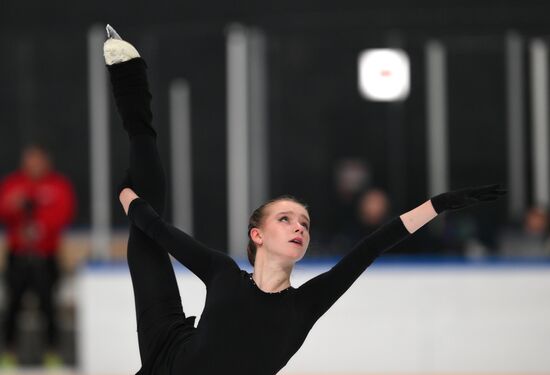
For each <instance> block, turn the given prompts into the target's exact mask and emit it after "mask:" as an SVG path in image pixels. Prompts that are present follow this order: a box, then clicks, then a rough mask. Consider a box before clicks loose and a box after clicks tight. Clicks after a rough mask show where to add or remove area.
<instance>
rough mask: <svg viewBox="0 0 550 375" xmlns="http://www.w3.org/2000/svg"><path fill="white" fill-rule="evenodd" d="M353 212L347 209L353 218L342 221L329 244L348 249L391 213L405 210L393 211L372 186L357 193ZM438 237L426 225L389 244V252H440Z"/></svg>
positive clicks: (383, 193)
mask: <svg viewBox="0 0 550 375" xmlns="http://www.w3.org/2000/svg"><path fill="white" fill-rule="evenodd" d="M356 202H357V203H356V205H355V208H354V210H353V211H354V212H350V213H349V217H350V218H352V219H354V220H353V221H352V222H345V226H342V227H341V229H340V231H339V232H338V233H337V234H336V235H335V236H334V238H333V239H332V241H331V244H330V247H331V248H332V249H334V251H335V252H337V253H340V254H345V253H347V252H348V251H349V250H350V249H351V248H352V247H353V246H354V245H355V244H356V243H357V242H359V241H360V240H361V239H362V238H363V237H365V236H368V235H369V234H371V233H372V232H374V231H375V230H376V229H378V228H379V227H380V226H381V225H383V224H384V223H386V222H387V221H388V220H390V219H391V218H392V217H394V216H396V215H401V214H402V213H404V212H405V211H404V212H399V213H397V212H393V210H392V203H391V201H390V198H389V196H388V194H387V193H386V191H384V190H383V189H381V188H375V187H372V188H370V189H367V190H363V192H362V193H360V194H359V195H358V198H357V200H356ZM441 246H442V244H441V240H440V239H439V238H436V237H434V236H432V234H431V232H430V231H428V230H427V229H424V230H420V231H418V232H417V233H415V235H414V236H412V237H410V238H408V239H407V240H406V241H404V242H402V243H400V244H398V245H396V246H395V247H394V248H392V250H391V252H390V253H389V255H390V256H391V255H396V254H418V253H433V252H436V253H437V254H440V251H441Z"/></svg>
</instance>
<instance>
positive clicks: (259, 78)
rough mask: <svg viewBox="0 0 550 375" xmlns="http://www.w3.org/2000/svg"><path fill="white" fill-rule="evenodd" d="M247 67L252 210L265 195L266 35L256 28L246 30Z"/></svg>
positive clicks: (265, 197)
mask: <svg viewBox="0 0 550 375" xmlns="http://www.w3.org/2000/svg"><path fill="white" fill-rule="evenodd" d="M248 35H249V54H248V55H249V67H250V69H249V70H250V76H249V80H250V85H249V87H250V95H249V98H250V105H249V113H250V118H249V119H250V133H249V134H250V176H251V177H250V198H249V204H250V208H251V209H255V208H256V207H258V206H260V205H261V204H262V203H263V202H265V201H266V200H268V198H269V160H268V155H269V143H268V126H267V121H268V120H267V79H266V74H267V71H266V70H267V67H266V65H267V64H266V61H267V59H266V38H265V36H264V35H263V34H262V33H261V32H260V31H258V30H250V31H249V33H248Z"/></svg>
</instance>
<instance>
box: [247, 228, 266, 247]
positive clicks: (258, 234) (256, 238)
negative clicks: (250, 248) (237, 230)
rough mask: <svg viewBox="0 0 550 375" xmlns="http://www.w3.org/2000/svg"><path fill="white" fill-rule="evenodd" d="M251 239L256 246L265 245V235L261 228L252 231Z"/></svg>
mask: <svg viewBox="0 0 550 375" xmlns="http://www.w3.org/2000/svg"><path fill="white" fill-rule="evenodd" d="M250 239H251V240H252V241H253V242H254V244H256V246H259V245H262V244H263V233H262V230H261V229H259V228H252V229H250Z"/></svg>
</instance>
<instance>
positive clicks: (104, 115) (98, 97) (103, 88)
mask: <svg viewBox="0 0 550 375" xmlns="http://www.w3.org/2000/svg"><path fill="white" fill-rule="evenodd" d="M104 41H105V29H104V28H103V26H99V25H95V26H92V27H91V28H90V29H89V31H88V85H89V92H88V94H89V95H88V97H89V111H90V112H89V119H90V120H89V121H90V153H91V155H90V163H91V165H90V184H91V197H90V209H91V215H92V217H91V246H92V256H93V257H94V258H100V259H106V258H108V257H109V252H110V251H109V248H110V236H111V233H110V229H111V210H110V209H111V196H110V189H109V185H110V168H109V167H110V166H109V154H110V153H109V105H108V100H109V93H108V90H107V69H106V68H105V62H104V60H103V49H102V48H103V42H104Z"/></svg>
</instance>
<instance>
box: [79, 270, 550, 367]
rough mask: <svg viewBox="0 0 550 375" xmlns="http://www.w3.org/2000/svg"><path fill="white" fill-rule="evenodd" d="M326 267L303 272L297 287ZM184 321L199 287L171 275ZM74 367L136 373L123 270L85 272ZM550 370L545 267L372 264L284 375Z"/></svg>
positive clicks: (197, 305) (190, 278)
mask: <svg viewBox="0 0 550 375" xmlns="http://www.w3.org/2000/svg"><path fill="white" fill-rule="evenodd" d="M329 267H330V266H329V265H325V266H300V267H298V268H297V269H296V270H295V271H294V273H293V278H292V285H293V286H295V287H298V286H299V285H301V284H302V283H303V282H305V281H307V280H308V279H310V278H311V277H314V276H315V275H317V274H319V273H321V272H323V271H325V270H327V269H328V268H329ZM177 278H178V283H179V286H180V292H181V295H182V300H183V307H184V310H185V312H186V314H187V315H188V316H189V315H196V316H198V317H199V316H200V312H201V311H202V307H203V304H204V299H205V292H206V290H205V287H204V285H203V284H202V282H201V281H200V280H199V279H198V278H196V277H195V276H194V275H193V274H191V273H190V272H187V271H182V270H181V269H180V268H178V271H177ZM78 299H79V301H78V304H79V323H78V332H79V342H78V344H79V345H78V350H79V363H80V365H81V368H80V370H82V371H83V372H84V373H87V374H98V375H99V374H117V373H120V374H123V373H124V374H128V373H135V372H136V371H137V370H138V369H139V367H140V361H139V353H138V346H137V335H136V332H135V328H136V323H135V310H134V302H133V292H132V286H131V281H130V276H129V273H128V272H127V269H126V267H124V266H122V267H120V266H118V267H92V268H88V269H85V270H83V271H82V273H81V274H80V277H79V287H78ZM360 372H363V373H411V374H412V373H416V374H418V373H433V374H435V373H522V374H527V373H542V372H546V373H549V372H550V267H548V266H546V267H533V266H517V267H515V266H513V265H509V266H479V267H468V266H449V265H445V266H430V265H425V266H418V265H417V266H413V265H410V266H404V265H398V266H391V265H383V266H374V267H372V268H370V269H369V270H367V271H366V272H365V273H364V274H363V275H362V276H361V277H360V278H359V279H358V280H357V281H356V282H355V284H354V285H353V286H352V287H351V288H350V290H348V292H347V293H346V294H344V296H342V297H341V298H340V300H338V301H337V302H336V304H335V305H334V306H333V307H332V308H331V309H330V310H329V311H328V312H327V313H326V314H325V315H324V316H323V317H322V318H321V319H320V320H319V321H318V322H317V324H316V325H315V326H314V327H313V329H312V331H311V332H310V334H309V336H308V338H307V339H306V341H305V343H304V345H303V346H302V348H301V349H300V350H299V351H298V353H297V354H296V355H295V356H294V357H293V358H292V359H291V360H290V361H289V363H288V365H287V366H286V367H285V369H284V370H283V371H282V372H281V373H284V374H287V373H288V374H292V373H317V374H323V373H340V374H344V373H360Z"/></svg>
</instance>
